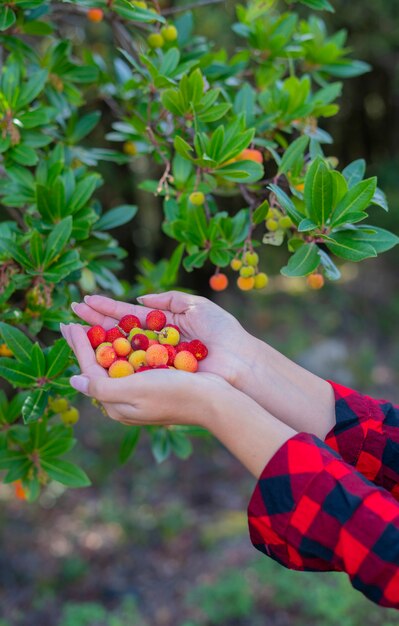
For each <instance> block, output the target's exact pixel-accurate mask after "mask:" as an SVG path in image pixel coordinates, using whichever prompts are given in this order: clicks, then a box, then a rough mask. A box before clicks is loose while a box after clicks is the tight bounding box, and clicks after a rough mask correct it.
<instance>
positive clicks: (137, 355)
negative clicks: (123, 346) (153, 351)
mask: <svg viewBox="0 0 399 626" xmlns="http://www.w3.org/2000/svg"><path fill="white" fill-rule="evenodd" d="M129 363H130V365H132V366H133V368H134V371H137V370H138V369H139V367H142V366H143V365H147V355H146V353H145V350H136V351H135V352H132V354H131V355H130V356H129Z"/></svg>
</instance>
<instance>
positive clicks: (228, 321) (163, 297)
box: [72, 291, 256, 386]
mask: <svg viewBox="0 0 399 626" xmlns="http://www.w3.org/2000/svg"><path fill="white" fill-rule="evenodd" d="M138 299H139V301H140V302H142V303H143V304H144V306H137V305H134V304H126V303H124V302H118V301H116V300H112V299H111V298H105V297H104V296H86V297H85V301H84V302H82V303H74V304H73V305H72V308H73V311H74V312H75V313H76V315H78V316H79V317H80V318H81V319H83V320H84V321H86V322H87V323H88V324H90V325H92V326H93V325H95V324H100V325H101V326H103V327H104V328H105V329H106V330H108V329H109V328H112V327H113V326H115V324H116V323H117V322H118V321H119V320H120V319H121V318H122V317H123V316H124V315H128V314H133V315H137V317H138V318H139V319H140V321H141V322H143V323H144V321H145V318H146V315H147V313H148V312H149V311H150V310H152V309H161V310H162V311H164V312H165V315H166V317H167V320H168V322H169V323H171V324H177V326H179V328H180V329H181V331H182V333H183V340H184V341H186V340H188V341H190V340H192V339H200V340H201V341H202V342H203V343H204V344H205V345H206V346H207V347H208V349H209V354H208V356H207V358H206V359H205V360H204V361H201V362H200V363H199V370H200V372H208V373H211V374H216V375H217V376H221V377H222V378H224V379H225V380H226V381H227V382H228V383H230V384H231V385H234V386H237V381H238V380H239V379H240V378H242V377H243V375H244V372H245V371H246V370H247V369H250V368H251V366H252V365H253V364H254V363H255V361H256V352H255V350H254V348H253V337H251V335H249V334H248V333H247V332H246V331H245V330H244V328H243V327H242V326H241V324H240V323H239V322H238V320H236V319H235V318H234V317H233V316H232V315H230V313H227V311H225V310H224V309H222V308H221V307H219V306H218V305H217V304H214V303H213V302H211V301H210V300H207V299H206V298H203V297H201V296H192V295H189V294H186V293H183V292H179V291H169V292H166V293H162V294H158V295H157V294H154V295H147V296H142V297H141V298H138Z"/></svg>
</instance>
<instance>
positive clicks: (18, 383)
mask: <svg viewBox="0 0 399 626" xmlns="http://www.w3.org/2000/svg"><path fill="white" fill-rule="evenodd" d="M1 377H3V378H5V380H8V382H9V383H11V385H12V386H13V387H32V386H34V385H36V378H35V377H34V376H33V375H32V372H31V366H30V364H29V362H28V364H25V365H24V364H23V363H18V361H16V360H15V359H9V358H7V357H1V358H0V378H1Z"/></svg>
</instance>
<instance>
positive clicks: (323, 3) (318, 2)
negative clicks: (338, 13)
mask: <svg viewBox="0 0 399 626" xmlns="http://www.w3.org/2000/svg"><path fill="white" fill-rule="evenodd" d="M299 1H300V3H301V4H305V5H306V6H307V7H310V8H311V9H316V10H317V11H330V12H331V13H334V7H333V6H332V5H331V4H330V3H329V2H328V0H299Z"/></svg>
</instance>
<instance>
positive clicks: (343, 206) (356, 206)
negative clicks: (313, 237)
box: [330, 177, 377, 226]
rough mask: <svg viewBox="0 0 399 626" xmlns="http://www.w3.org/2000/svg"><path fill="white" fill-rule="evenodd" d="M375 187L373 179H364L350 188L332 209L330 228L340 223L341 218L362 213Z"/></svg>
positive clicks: (375, 180)
mask: <svg viewBox="0 0 399 626" xmlns="http://www.w3.org/2000/svg"><path fill="white" fill-rule="evenodd" d="M376 187H377V179H376V178H375V177H374V178H366V180H362V181H360V182H359V183H357V184H356V185H354V186H353V187H351V188H350V189H349V191H348V192H347V193H346V194H345V195H344V197H343V198H342V199H341V201H340V202H339V203H338V205H337V207H336V208H335V209H334V211H333V213H332V215H331V220H330V222H331V226H334V225H335V223H336V222H338V220H339V221H341V218H342V216H344V215H346V214H348V213H359V212H362V211H364V210H365V209H366V208H367V207H368V206H370V203H371V200H372V198H373V196H374V194H375V190H376Z"/></svg>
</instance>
